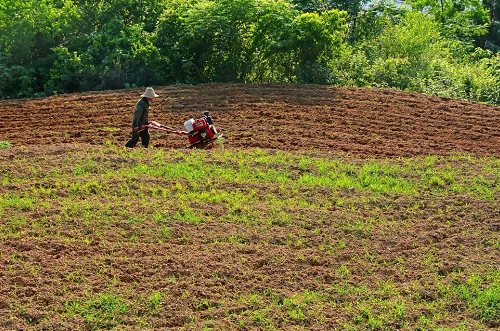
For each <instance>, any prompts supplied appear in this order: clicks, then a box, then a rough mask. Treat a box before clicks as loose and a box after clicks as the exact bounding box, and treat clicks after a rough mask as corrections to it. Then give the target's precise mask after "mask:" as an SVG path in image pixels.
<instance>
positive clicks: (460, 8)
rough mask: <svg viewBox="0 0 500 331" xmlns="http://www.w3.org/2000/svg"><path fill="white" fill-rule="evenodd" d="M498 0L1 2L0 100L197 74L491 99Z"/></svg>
mask: <svg viewBox="0 0 500 331" xmlns="http://www.w3.org/2000/svg"><path fill="white" fill-rule="evenodd" d="M499 49H500V0H408V1H407V2H406V3H405V4H404V5H403V6H396V5H395V4H394V3H391V2H384V1H375V2H371V3H366V2H364V1H361V0H216V1H213V0H106V1H104V0H24V1H18V0H3V2H2V3H0V98H2V99H8V98H23V97H34V96H43V95H53V94H59V93H70V92H80V91H89V90H105V89H121V88H128V87H135V86H146V85H155V86H157V85H167V84H177V83H187V84H198V83H209V82H246V83H315V84H331V85H338V86H353V87H388V88H397V89H402V90H407V91H415V92H422V93H428V94H433V95H440V96H446V97H453V98H464V99H469V100H474V101H481V102H488V103H493V104H500V55H499Z"/></svg>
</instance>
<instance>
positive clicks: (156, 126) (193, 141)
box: [144, 110, 222, 149]
mask: <svg viewBox="0 0 500 331" xmlns="http://www.w3.org/2000/svg"><path fill="white" fill-rule="evenodd" d="M203 115H205V116H203V117H201V118H199V119H197V120H194V119H192V118H191V119H190V120H189V121H187V122H185V123H184V127H185V128H186V131H181V130H176V129H174V128H171V127H168V126H165V125H163V124H160V123H158V122H150V123H149V124H148V125H144V128H148V129H150V130H151V131H157V132H160V133H162V134H171V133H173V134H177V135H180V136H187V137H188V141H189V145H188V146H186V147H187V148H201V149H203V148H206V149H209V148H212V147H213V146H214V141H216V140H217V139H219V138H222V135H221V134H219V133H218V132H217V129H215V126H214V120H213V119H212V117H211V116H210V113H209V112H208V110H207V111H205V112H204V113H203Z"/></svg>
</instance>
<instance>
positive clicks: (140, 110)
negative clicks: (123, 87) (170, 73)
mask: <svg viewBox="0 0 500 331" xmlns="http://www.w3.org/2000/svg"><path fill="white" fill-rule="evenodd" d="M157 97H158V94H156V93H155V91H154V90H153V88H152V87H148V88H147V89H146V91H145V92H144V94H143V95H142V98H141V100H139V102H137V104H136V105H135V111H134V118H133V119H132V137H130V139H129V140H128V141H127V143H126V144H125V146H126V147H130V148H132V147H135V145H136V144H137V142H138V141H139V137H140V138H141V145H142V147H145V148H147V147H148V145H149V132H148V129H147V128H145V127H144V126H145V125H148V123H149V122H148V113H149V104H150V102H151V101H152V100H153V98H157Z"/></svg>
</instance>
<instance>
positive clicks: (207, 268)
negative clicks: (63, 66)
mask: <svg viewBox="0 0 500 331" xmlns="http://www.w3.org/2000/svg"><path fill="white" fill-rule="evenodd" d="M155 90H156V92H157V93H158V94H160V95H161V97H160V98H158V99H156V100H154V101H153V103H152V108H151V112H150V120H156V121H158V122H160V123H163V124H166V125H168V126H172V127H176V128H179V129H183V125H182V124H183V123H184V122H185V121H186V120H187V119H189V118H191V117H194V118H196V117H198V116H201V115H202V113H203V111H204V110H209V111H211V114H212V116H213V118H214V120H215V123H216V126H217V128H218V129H219V131H221V132H222V134H223V135H224V137H225V140H224V143H223V147H224V148H215V149H212V150H189V149H182V147H184V146H186V144H187V142H186V140H185V137H182V136H177V135H168V136H160V135H152V139H151V143H152V147H153V148H149V149H142V148H136V149H126V148H124V147H123V146H124V144H125V142H126V141H127V140H128V138H129V135H130V131H131V130H130V129H131V119H132V113H133V110H134V106H135V103H136V102H137V101H138V99H139V96H140V95H141V93H142V92H143V90H142V89H141V90H139V89H134V90H127V91H112V92H111V91H109V92H102V93H83V94H75V95H62V96H53V97H49V98H42V99H33V100H15V101H2V102H0V123H1V124H0V126H1V128H2V130H0V141H1V142H3V143H4V144H3V145H1V146H0V147H1V148H0V331H3V330H9V331H10V330H16V331H24V330H37V331H38V330H40V331H42V330H51V331H55V330H61V331H63V330H75V331H76V330H78V331H80V330H81V331H87V330H130V331H132V330H179V331H180V330H255V331H257V330H287V331H288V330H318V331H322V330H422V331H423V330H443V331H445V330H446V331H451V330H456V331H459V330H460V331H464V330H467V331H468V330H470V331H477V330H498V329H499V328H500V271H499V270H500V216H499V215H500V205H499V203H498V202H499V201H500V159H499V156H500V140H499V139H500V134H499V126H498V123H500V107H495V106H489V105H483V104H476V103H471V102H467V101H460V100H449V99H444V98H438V97H429V96H423V95H418V94H411V93H405V92H401V91H395V90H377V89H346V88H333V87H325V86H311V85H302V86H295V85H222V84H214V85H200V86H169V87H161V88H156V89H155ZM5 142H8V143H5ZM10 144H12V148H9V147H10Z"/></svg>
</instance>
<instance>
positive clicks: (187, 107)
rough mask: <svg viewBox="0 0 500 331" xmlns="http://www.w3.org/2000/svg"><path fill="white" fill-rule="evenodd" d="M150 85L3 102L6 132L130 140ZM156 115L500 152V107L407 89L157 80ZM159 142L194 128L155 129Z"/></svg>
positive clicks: (408, 146) (1, 136)
mask: <svg viewBox="0 0 500 331" xmlns="http://www.w3.org/2000/svg"><path fill="white" fill-rule="evenodd" d="M142 92H143V89H131V90H122V91H107V92H95V93H83V94H72V95H61V96H52V97H47V98H41V99H33V100H12V101H2V102H0V123H2V124H1V126H2V130H0V140H3V141H9V142H10V143H12V144H13V145H18V146H19V145H48V144H53V143H90V144H95V145H102V144H104V143H106V142H112V143H114V144H118V145H124V144H125V142H126V141H127V140H128V138H129V136H130V131H131V120H132V114H133V111H134V106H135V103H136V102H137V101H138V100H139V98H140V95H141V94H142ZM156 92H157V93H158V94H160V97H159V98H158V99H155V100H154V101H153V103H152V106H151V111H150V116H149V119H150V121H152V120H155V121H157V122H160V123H162V124H165V125H168V126H171V127H175V128H178V129H180V130H183V129H184V128H183V123H184V122H185V121H186V120H188V119H189V118H191V117H194V118H197V117H200V116H202V113H203V111H205V110H209V111H211V114H212V117H213V118H214V120H215V122H216V127H217V128H218V130H219V131H220V132H221V133H222V134H223V135H224V137H225V138H224V147H225V148H230V149H232V148H243V149H244V148H265V149H281V150H287V151H298V150H316V151H328V152H334V153H346V154H349V155H353V156H357V157H397V156H415V155H427V154H432V155H449V154H455V153H462V154H474V155H480V156H485V155H495V156H499V155H500V131H499V126H498V123H500V107H497V106H491V105H485V104H479V103H472V102H468V101H463V100H452V99H448V98H440V97H431V96H426V95H421V94H416V93H407V92H402V91H397V90H387V89H386V90H384V89H366V88H351V89H349V88H337V87H328V86H317V85H245V84H209V85H197V86H191V85H175V86H166V87H158V88H156ZM151 143H152V144H153V145H154V146H156V147H165V148H181V147H184V146H186V145H187V140H186V137H183V136H177V135H174V134H170V135H167V136H159V135H153V136H152V139H151Z"/></svg>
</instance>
